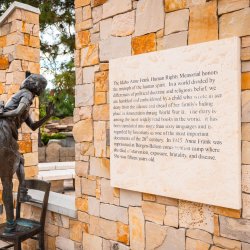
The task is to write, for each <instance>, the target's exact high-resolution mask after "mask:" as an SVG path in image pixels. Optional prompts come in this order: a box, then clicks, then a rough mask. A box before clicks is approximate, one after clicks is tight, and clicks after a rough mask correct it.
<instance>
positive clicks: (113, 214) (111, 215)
mask: <svg viewBox="0 0 250 250" xmlns="http://www.w3.org/2000/svg"><path fill="white" fill-rule="evenodd" d="M100 216H101V217H102V218H104V219H107V220H113V221H120V222H123V223H124V224H128V209H127V208H123V207H118V206H114V205H110V204H104V203H101V206H100Z"/></svg>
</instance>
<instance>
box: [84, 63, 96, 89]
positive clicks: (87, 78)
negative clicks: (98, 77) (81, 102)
mask: <svg viewBox="0 0 250 250" xmlns="http://www.w3.org/2000/svg"><path fill="white" fill-rule="evenodd" d="M98 69H99V66H98V65H95V66H92V67H84V68H83V69H82V75H83V83H84V84H86V83H93V82H94V77H95V72H96V71H98Z"/></svg>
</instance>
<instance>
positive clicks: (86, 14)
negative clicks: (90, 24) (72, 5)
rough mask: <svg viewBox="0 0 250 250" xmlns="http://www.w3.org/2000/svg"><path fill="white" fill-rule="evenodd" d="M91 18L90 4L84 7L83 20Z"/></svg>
mask: <svg viewBox="0 0 250 250" xmlns="http://www.w3.org/2000/svg"><path fill="white" fill-rule="evenodd" d="M90 18H91V7H90V5H88V6H86V7H84V8H83V9H82V20H83V21H85V20H88V19H90Z"/></svg>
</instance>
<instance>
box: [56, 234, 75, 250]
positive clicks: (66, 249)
mask: <svg viewBox="0 0 250 250" xmlns="http://www.w3.org/2000/svg"><path fill="white" fill-rule="evenodd" d="M56 247H57V248H59V249H61V250H75V243H74V241H73V240H70V239H66V238H63V237H61V236H58V237H56Z"/></svg>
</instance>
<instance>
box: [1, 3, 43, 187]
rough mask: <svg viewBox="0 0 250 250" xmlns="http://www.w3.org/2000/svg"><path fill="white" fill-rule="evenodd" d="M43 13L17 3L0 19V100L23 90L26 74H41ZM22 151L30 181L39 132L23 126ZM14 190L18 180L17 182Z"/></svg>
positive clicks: (36, 113) (35, 112)
mask: <svg viewBox="0 0 250 250" xmlns="http://www.w3.org/2000/svg"><path fill="white" fill-rule="evenodd" d="M39 14H40V11H39V9H37V8H34V7H32V6H29V5H26V4H22V3H18V2H14V3H13V4H12V5H11V6H10V7H9V8H8V10H7V11H6V12H5V13H4V14H3V15H2V16H1V17H0V99H1V100H3V101H4V102H6V101H7V100H8V99H9V98H10V97H11V95H13V94H14V93H16V92H17V91H18V90H19V87H20V85H21V83H22V81H23V80H24V79H25V72H26V71H30V72H31V73H39V72H40V64H39V61H40V39H39ZM31 112H32V117H33V119H34V120H37V119H38V116H39V103H38V99H35V101H34V103H33V105H32V108H31ZM18 143H19V147H20V152H21V153H23V155H24V158H25V173H26V178H30V177H34V176H36V175H37V172H38V167H37V164H38V133H37V131H35V132H33V131H32V130H31V129H29V128H28V127H27V125H26V124H25V125H23V126H22V128H21V129H20V130H19V142H18ZM13 182H14V191H16V190H17V186H18V183H17V179H14V180H13Z"/></svg>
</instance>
